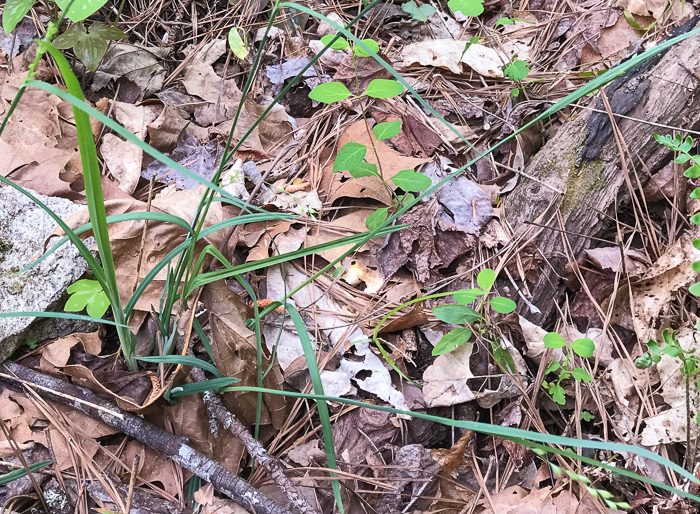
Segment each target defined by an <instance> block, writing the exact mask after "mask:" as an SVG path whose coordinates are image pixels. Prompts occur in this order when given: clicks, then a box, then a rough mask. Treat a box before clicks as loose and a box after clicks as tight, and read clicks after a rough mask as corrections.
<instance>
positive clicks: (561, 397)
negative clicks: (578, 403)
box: [549, 384, 566, 405]
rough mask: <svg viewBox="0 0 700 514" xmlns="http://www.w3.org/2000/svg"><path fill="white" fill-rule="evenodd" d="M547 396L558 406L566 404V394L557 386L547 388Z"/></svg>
mask: <svg viewBox="0 0 700 514" xmlns="http://www.w3.org/2000/svg"><path fill="white" fill-rule="evenodd" d="M549 394H551V395H552V400H554V401H555V402H557V403H558V404H559V405H564V404H565V403H566V392H565V391H564V388H563V387H562V386H560V385H559V384H553V385H552V387H550V388H549Z"/></svg>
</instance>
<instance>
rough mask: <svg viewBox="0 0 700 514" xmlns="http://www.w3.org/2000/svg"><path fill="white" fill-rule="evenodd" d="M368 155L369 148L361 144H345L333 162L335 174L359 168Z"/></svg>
mask: <svg viewBox="0 0 700 514" xmlns="http://www.w3.org/2000/svg"><path fill="white" fill-rule="evenodd" d="M365 155H367V147H366V146H365V145H361V144H360V143H355V142H350V143H345V144H344V145H343V147H342V148H341V149H340V151H339V152H338V155H336V156H335V162H333V172H334V173H335V172H336V171H346V170H351V169H353V168H357V167H358V166H359V165H360V164H361V163H362V161H364V159H365Z"/></svg>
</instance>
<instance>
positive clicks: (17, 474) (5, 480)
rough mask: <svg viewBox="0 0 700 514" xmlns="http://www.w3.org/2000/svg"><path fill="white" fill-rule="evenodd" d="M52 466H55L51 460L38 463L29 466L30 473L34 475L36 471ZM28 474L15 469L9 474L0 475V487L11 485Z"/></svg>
mask: <svg viewBox="0 0 700 514" xmlns="http://www.w3.org/2000/svg"><path fill="white" fill-rule="evenodd" d="M51 464H53V462H51V461H50V460H44V461H41V462H37V463H35V464H31V465H30V466H29V471H30V472H31V473H34V472H35V471H37V470H39V469H41V468H43V467H44V466H49V465H51ZM26 474H27V470H26V469H14V470H12V471H10V472H9V473H6V474H4V475H0V485H5V484H9V483H10V482H14V481H15V480H18V479H20V478H22V477H23V476H25V475H26Z"/></svg>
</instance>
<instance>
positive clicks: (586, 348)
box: [571, 337, 595, 358]
mask: <svg viewBox="0 0 700 514" xmlns="http://www.w3.org/2000/svg"><path fill="white" fill-rule="evenodd" d="M571 349H572V350H573V351H574V353H576V354H577V355H579V356H581V357H584V358H588V357H593V352H594V351H595V343H594V342H593V340H591V339H588V338H587V337H583V338H581V339H576V341H574V342H573V343H571Z"/></svg>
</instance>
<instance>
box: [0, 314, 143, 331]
mask: <svg viewBox="0 0 700 514" xmlns="http://www.w3.org/2000/svg"><path fill="white" fill-rule="evenodd" d="M0 318H60V319H74V320H78V321H92V322H93V323H102V324H103V325H113V326H115V327H124V328H131V327H129V325H125V324H123V323H117V322H115V321H110V320H107V319H102V318H93V317H92V316H85V315H83V314H70V313H68V312H51V311H40V312H34V311H21V312H0Z"/></svg>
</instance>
